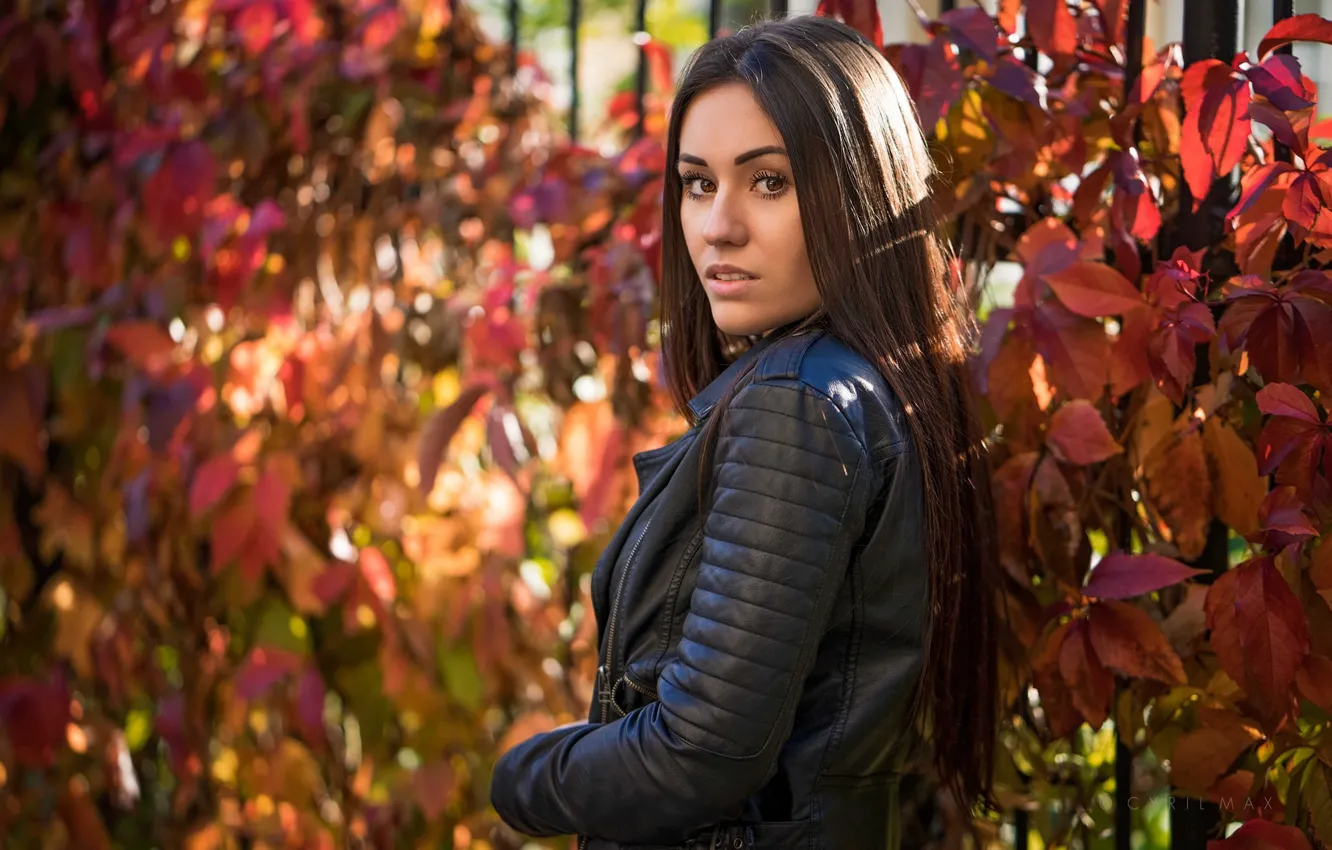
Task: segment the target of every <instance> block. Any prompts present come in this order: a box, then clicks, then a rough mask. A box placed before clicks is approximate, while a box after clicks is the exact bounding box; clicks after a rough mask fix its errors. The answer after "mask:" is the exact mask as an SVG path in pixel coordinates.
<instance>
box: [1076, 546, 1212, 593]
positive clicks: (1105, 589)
mask: <svg viewBox="0 0 1332 850" xmlns="http://www.w3.org/2000/svg"><path fill="white" fill-rule="evenodd" d="M1205 572H1207V570H1195V569H1193V568H1192V567H1188V566H1185V565H1184V564H1182V563H1180V562H1179V561H1176V560H1175V559H1174V558H1167V557H1165V556H1164V555H1155V554H1152V553H1145V554H1142V555H1130V554H1127V553H1125V552H1111V553H1110V554H1109V555H1106V556H1105V557H1104V558H1102V559H1101V560H1100V561H1099V562H1098V563H1097V564H1096V566H1095V567H1093V568H1092V572H1091V579H1090V580H1089V581H1088V582H1087V585H1086V587H1084V588H1083V589H1082V592H1083V594H1084V595H1086V596H1092V597H1097V598H1101V599H1129V598H1131V597H1134V596H1140V595H1142V594H1144V593H1151V592H1152V591H1154V590H1160V589H1161V588H1163V587H1170V586H1171V585H1175V584H1179V583H1180V582H1182V581H1188V580H1189V579H1190V578H1193V577H1194V576H1197V575H1202V574H1203V573H1205Z"/></svg>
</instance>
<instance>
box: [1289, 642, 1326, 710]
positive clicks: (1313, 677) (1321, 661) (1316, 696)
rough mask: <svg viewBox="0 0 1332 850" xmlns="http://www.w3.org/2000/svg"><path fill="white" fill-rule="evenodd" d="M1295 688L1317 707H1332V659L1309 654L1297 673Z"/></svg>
mask: <svg viewBox="0 0 1332 850" xmlns="http://www.w3.org/2000/svg"><path fill="white" fill-rule="evenodd" d="M1295 687H1297V688H1299V689H1300V693H1301V694H1303V695H1304V698H1305V699H1307V700H1308V701H1309V702H1311V703H1313V704H1314V705H1317V706H1329V705H1332V659H1329V658H1328V657H1327V656H1326V655H1316V654H1314V653H1309V654H1308V655H1307V656H1305V658H1304V663H1303V664H1302V665H1300V669H1299V670H1296V671H1295Z"/></svg>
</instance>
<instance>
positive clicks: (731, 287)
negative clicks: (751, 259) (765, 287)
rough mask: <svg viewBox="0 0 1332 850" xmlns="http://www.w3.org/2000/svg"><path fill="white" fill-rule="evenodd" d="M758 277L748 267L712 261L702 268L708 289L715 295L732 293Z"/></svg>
mask: <svg viewBox="0 0 1332 850" xmlns="http://www.w3.org/2000/svg"><path fill="white" fill-rule="evenodd" d="M758 279H759V278H758V275H756V274H754V273H753V272H751V271H749V270H748V269H742V268H740V267H739V266H732V265H729V264H723V263H713V264H712V265H710V266H708V267H707V268H706V269H704V270H703V280H704V281H705V283H706V284H707V287H708V290H709V291H710V292H713V293H715V294H717V295H733V294H735V293H737V292H740V291H741V290H743V289H745V288H746V287H748V286H749V285H750V284H752V283H753V282H754V281H756V280H758Z"/></svg>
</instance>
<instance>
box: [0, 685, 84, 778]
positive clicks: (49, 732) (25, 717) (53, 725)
mask: <svg viewBox="0 0 1332 850" xmlns="http://www.w3.org/2000/svg"><path fill="white" fill-rule="evenodd" d="M69 702H70V693H69V685H68V684H67V683H66V682H65V678H64V675H63V674H62V673H60V672H59V671H57V672H56V675H55V677H54V678H53V679H52V681H50V682H44V681H39V680H36V679H29V678H7V679H0V729H3V730H4V732H5V734H6V736H7V737H8V738H9V745H10V747H11V748H12V749H13V753H14V760H15V761H16V762H17V763H18V764H19V765H21V766H23V767H31V768H38V769H41V768H46V767H49V766H51V764H53V763H54V761H55V756H56V752H57V751H58V750H61V749H63V748H64V745H65V724H66V723H68V722H69Z"/></svg>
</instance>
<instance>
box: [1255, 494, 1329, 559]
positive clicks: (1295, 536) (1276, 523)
mask: <svg viewBox="0 0 1332 850" xmlns="http://www.w3.org/2000/svg"><path fill="white" fill-rule="evenodd" d="M1258 525H1259V527H1260V528H1261V529H1263V530H1264V531H1269V532H1278V533H1279V534H1278V537H1279V540H1278V542H1277V543H1276V545H1277V546H1278V547H1281V546H1287V545H1289V544H1290V543H1292V542H1301V543H1302V542H1304V541H1305V540H1308V539H1309V538H1311V537H1317V536H1318V529H1316V528H1314V527H1313V524H1312V523H1310V522H1309V518H1308V517H1307V516H1305V514H1304V503H1303V502H1301V501H1300V499H1299V497H1298V496H1297V495H1296V494H1295V488H1294V487H1275V488H1273V489H1272V491H1271V492H1270V493H1268V494H1267V496H1266V497H1264V498H1263V503H1262V505H1260V506H1259V508H1258Z"/></svg>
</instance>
